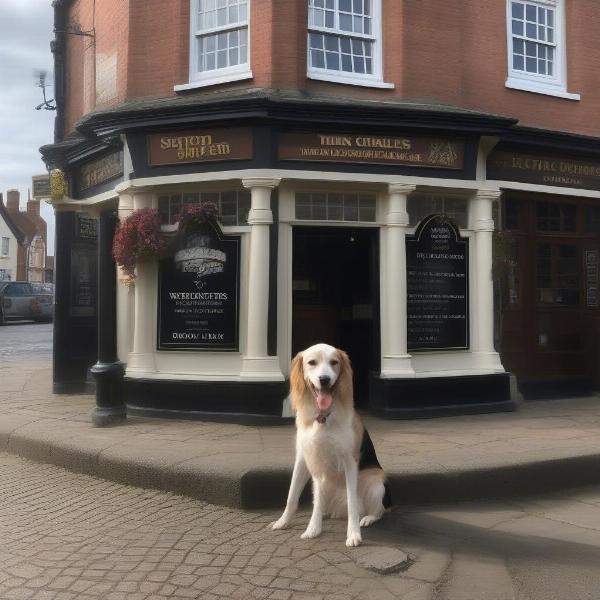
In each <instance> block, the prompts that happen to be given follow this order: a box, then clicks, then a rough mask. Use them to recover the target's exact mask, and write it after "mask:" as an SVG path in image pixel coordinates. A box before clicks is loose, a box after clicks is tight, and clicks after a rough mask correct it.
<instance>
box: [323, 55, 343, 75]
mask: <svg viewBox="0 0 600 600" xmlns="http://www.w3.org/2000/svg"><path fill="white" fill-rule="evenodd" d="M326 65H327V68H328V69H331V70H332V71H339V70H340V58H339V55H338V54H337V52H336V53H333V52H327V54H326Z"/></svg>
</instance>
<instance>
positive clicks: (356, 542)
mask: <svg viewBox="0 0 600 600" xmlns="http://www.w3.org/2000/svg"><path fill="white" fill-rule="evenodd" d="M361 543H362V536H361V535H360V531H355V532H352V533H351V532H348V537H347V538H346V546H348V548H352V547H353V546H360V544H361Z"/></svg>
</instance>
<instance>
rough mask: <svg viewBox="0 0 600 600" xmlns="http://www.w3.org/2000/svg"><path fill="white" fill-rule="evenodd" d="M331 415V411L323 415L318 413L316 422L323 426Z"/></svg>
mask: <svg viewBox="0 0 600 600" xmlns="http://www.w3.org/2000/svg"><path fill="white" fill-rule="evenodd" d="M329 415H331V411H329V412H328V413H326V414H324V415H322V414H321V413H318V414H317V416H316V417H315V421H316V422H317V423H320V424H321V425H323V424H324V423H325V421H327V417H328V416H329Z"/></svg>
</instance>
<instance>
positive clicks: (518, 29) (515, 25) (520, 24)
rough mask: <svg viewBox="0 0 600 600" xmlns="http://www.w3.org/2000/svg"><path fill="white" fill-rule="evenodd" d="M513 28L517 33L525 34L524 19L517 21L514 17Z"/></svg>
mask: <svg viewBox="0 0 600 600" xmlns="http://www.w3.org/2000/svg"><path fill="white" fill-rule="evenodd" d="M512 30H513V33H514V34H515V35H523V21H515V20H514V19H513V22H512Z"/></svg>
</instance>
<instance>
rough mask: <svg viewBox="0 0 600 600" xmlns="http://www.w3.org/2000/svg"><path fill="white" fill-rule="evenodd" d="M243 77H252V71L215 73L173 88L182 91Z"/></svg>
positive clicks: (239, 79) (240, 79)
mask: <svg viewBox="0 0 600 600" xmlns="http://www.w3.org/2000/svg"><path fill="white" fill-rule="evenodd" d="M244 79H252V71H238V72H237V73H227V74H222V75H215V76H214V77H210V78H206V79H197V80H196V81H190V82H189V83H182V84H179V85H176V86H175V87H174V88H173V89H174V90H175V91H176V92H184V91H186V90H193V89H196V88H202V87H208V86H209V85H219V84H220V83H230V82H232V81H242V80H244Z"/></svg>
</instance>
